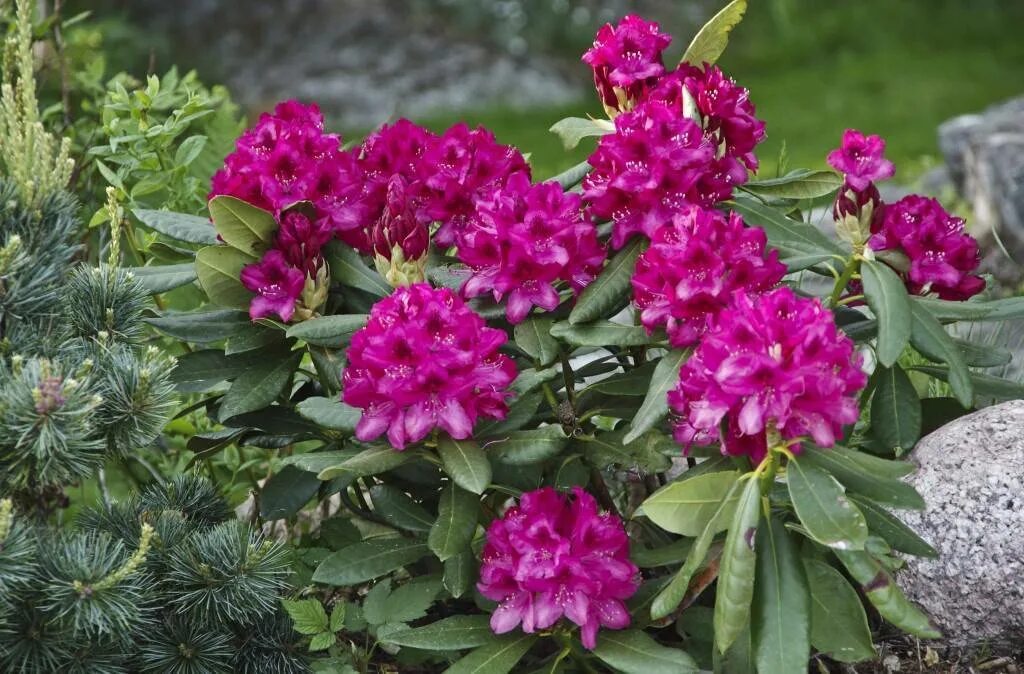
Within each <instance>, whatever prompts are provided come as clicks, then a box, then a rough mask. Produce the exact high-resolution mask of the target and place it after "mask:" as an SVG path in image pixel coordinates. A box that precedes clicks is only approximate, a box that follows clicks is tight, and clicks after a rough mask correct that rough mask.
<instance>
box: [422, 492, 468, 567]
mask: <svg viewBox="0 0 1024 674" xmlns="http://www.w3.org/2000/svg"><path fill="white" fill-rule="evenodd" d="M479 512H480V506H479V503H478V501H477V496H476V495H475V494H474V493H472V492H469V491H466V490H465V489H463V488H462V487H460V486H458V485H457V484H455V483H454V482H449V483H448V485H447V486H446V487H445V488H444V490H443V491H442V492H441V500H440V502H439V503H438V506H437V520H436V521H435V522H434V525H433V526H432V527H431V528H430V536H429V537H428V538H427V544H428V545H429V546H430V550H431V552H433V553H434V554H435V555H437V558H438V559H440V560H441V561H442V562H443V561H445V560H446V559H449V558H450V557H454V556H455V555H457V554H459V553H461V552H464V551H466V550H468V549H469V543H470V541H472V540H473V533H474V532H476V521H477V517H478V516H479Z"/></svg>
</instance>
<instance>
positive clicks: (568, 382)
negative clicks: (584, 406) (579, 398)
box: [558, 351, 576, 410]
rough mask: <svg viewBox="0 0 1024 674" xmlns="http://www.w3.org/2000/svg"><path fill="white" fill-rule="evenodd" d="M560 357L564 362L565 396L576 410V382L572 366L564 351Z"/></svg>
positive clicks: (560, 353)
mask: <svg viewBox="0 0 1024 674" xmlns="http://www.w3.org/2000/svg"><path fill="white" fill-rule="evenodd" d="M558 355H559V357H560V358H561V360H562V380H563V381H565V395H566V397H567V398H568V399H569V404H570V405H572V408H573V410H575V409H576V388H575V386H576V382H575V380H574V379H573V371H572V365H570V364H569V356H568V355H566V353H565V352H564V351H560V352H559V354H558Z"/></svg>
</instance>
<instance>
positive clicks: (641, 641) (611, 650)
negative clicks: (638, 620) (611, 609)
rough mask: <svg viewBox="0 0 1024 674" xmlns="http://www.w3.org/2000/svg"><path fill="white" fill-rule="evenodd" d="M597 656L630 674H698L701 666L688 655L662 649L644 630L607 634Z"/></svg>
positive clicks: (601, 638) (602, 636) (601, 639)
mask: <svg viewBox="0 0 1024 674" xmlns="http://www.w3.org/2000/svg"><path fill="white" fill-rule="evenodd" d="M593 654H594V655H595V656H597V657H598V659H600V660H602V661H603V662H605V663H606V664H608V665H610V666H612V667H614V668H615V669H616V670H618V671H620V672H625V673H626V674H691V673H692V674H695V673H696V672H697V671H699V667H697V663H696V662H695V661H694V660H693V658H691V657H690V654H689V653H687V652H686V651H681V650H679V649H678V648H668V647H667V646H662V645H661V644H659V643H658V642H657V641H655V640H654V639H652V638H651V637H650V636H648V635H647V633H646V632H644V631H642V630H637V629H632V630H614V631H613V630H603V631H602V632H600V633H599V634H598V637H597V647H596V648H594V651H593Z"/></svg>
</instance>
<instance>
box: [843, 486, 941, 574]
mask: <svg viewBox="0 0 1024 674" xmlns="http://www.w3.org/2000/svg"><path fill="white" fill-rule="evenodd" d="M850 500H852V501H853V502H854V503H855V504H856V505H857V508H859V509H860V512H861V514H863V515H864V519H865V520H866V521H867V523H868V530H869V531H870V532H871V533H872V534H875V535H877V536H881V537H882V538H884V539H885V542H886V543H888V544H889V545H890V546H892V549H893V550H899V551H900V552H905V553H907V554H909V555H916V556H918V557H932V558H934V557H938V553H937V552H936V551H935V548H933V547H932V546H930V545H928V543H927V542H925V541H924V540H923V539H922V538H921V537H920V536H918V535H917V534H915V533H914V532H913V531H912V530H911V529H910V527H908V526H907V525H906V524H904V523H903V522H901V521H900V519H899V518H898V517H896V516H895V515H893V514H892V513H890V512H889V511H888V510H886V509H885V508H883V507H882V506H880V505H878V504H877V503H876V502H875V501H872V500H871V499H870V498H867V497H864V496H857V495H856V494H850Z"/></svg>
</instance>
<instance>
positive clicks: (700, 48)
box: [680, 0, 747, 66]
mask: <svg viewBox="0 0 1024 674" xmlns="http://www.w3.org/2000/svg"><path fill="white" fill-rule="evenodd" d="M746 11H747V0H732V2H730V3H729V4H728V5H726V6H725V7H723V8H722V10H721V11H719V12H718V13H717V14H715V15H714V16H713V17H711V20H710V21H708V22H707V23H706V24H704V26H703V27H702V28H701V29H700V30H699V31H697V34H696V35H695V36H694V37H693V40H692V41H691V42H690V46H689V47H687V48H686V52H685V53H684V54H683V58H682V59H680V63H692V64H693V65H696V66H699V65H700V64H702V63H714V62H715V61H717V60H718V57H719V56H721V55H722V52H724V51H725V47H726V45H728V44H729V33H731V32H732V29H733V28H735V27H736V26H737V25H738V24H739V22H740V21H742V20H743V15H744V14H745V13H746Z"/></svg>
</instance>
